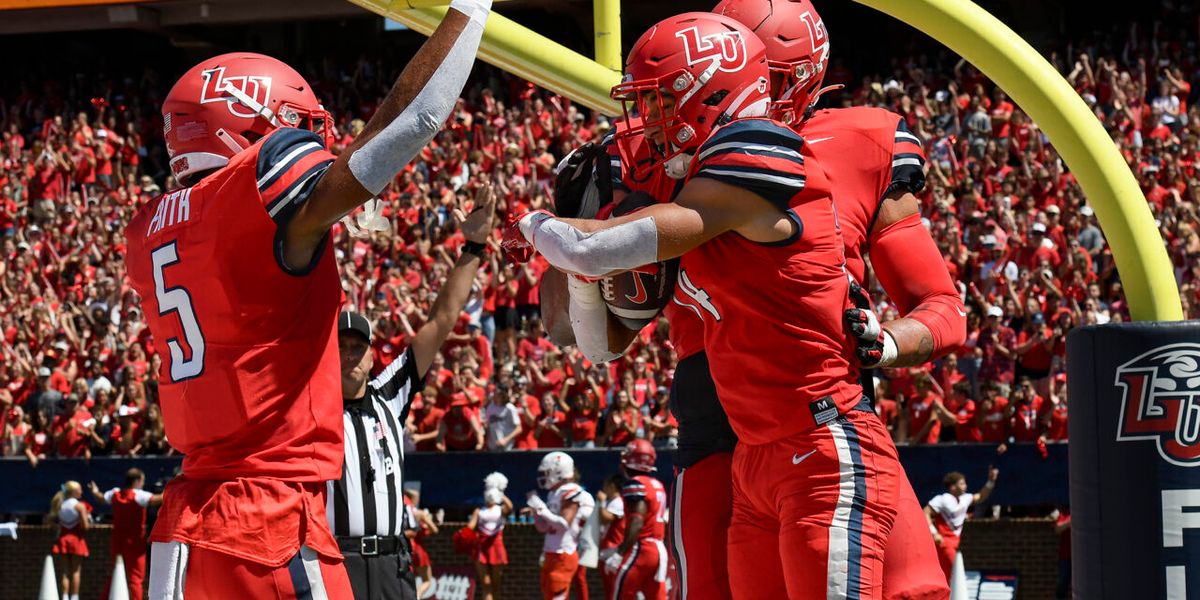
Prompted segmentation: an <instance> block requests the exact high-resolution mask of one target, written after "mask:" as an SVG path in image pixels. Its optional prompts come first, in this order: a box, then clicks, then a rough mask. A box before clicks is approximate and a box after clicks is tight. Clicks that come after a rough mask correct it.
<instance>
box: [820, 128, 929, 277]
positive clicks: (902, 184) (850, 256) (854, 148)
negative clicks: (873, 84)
mask: <svg viewBox="0 0 1200 600" xmlns="http://www.w3.org/2000/svg"><path fill="white" fill-rule="evenodd" d="M800 132H801V133H802V134H803V135H804V143H805V145H806V146H807V147H808V150H809V151H810V152H812V154H813V156H815V157H816V158H817V161H818V163H819V164H820V165H821V167H822V169H824V171H825V176H826V177H827V178H828V179H829V183H830V185H832V186H833V189H834V190H835V192H836V193H835V195H834V204H835V205H836V206H837V215H838V222H839V224H840V225H841V227H842V240H843V241H844V243H845V244H846V269H847V270H848V271H849V272H850V274H851V275H853V276H854V279H855V280H856V281H864V277H865V271H866V265H865V263H864V262H863V255H864V254H866V253H867V249H868V238H869V237H870V233H871V227H872V226H874V224H875V217H876V216H877V215H878V214H879V207H880V204H881V203H882V202H883V198H884V196H886V195H888V194H889V193H891V192H892V191H893V190H897V189H900V190H905V191H909V192H913V193H917V192H920V191H921V189H923V188H924V187H925V172H924V170H923V166H924V164H925V153H924V151H923V150H922V149H921V140H920V139H919V138H917V136H916V135H914V134H913V133H912V132H911V131H909V129H908V125H906V124H905V122H904V119H903V118H901V117H900V115H898V114H896V113H894V112H891V111H889V110H885V109H882V108H871V107H866V106H858V107H853V108H836V109H830V110H819V111H817V112H815V113H813V115H812V116H811V117H809V118H808V119H806V120H805V121H803V123H802V125H801V129H800Z"/></svg>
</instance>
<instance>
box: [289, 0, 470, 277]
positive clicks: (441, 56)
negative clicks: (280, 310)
mask: <svg viewBox="0 0 1200 600" xmlns="http://www.w3.org/2000/svg"><path fill="white" fill-rule="evenodd" d="M490 10H491V0H453V1H452V2H451V3H450V10H449V11H448V12H447V13H446V17H445V18H444V19H442V22H441V24H439V25H438V27H437V29H436V30H434V32H433V34H432V35H430V36H429V39H428V40H426V41H425V43H424V44H423V45H422V46H421V49H420V50H418V51H417V54H416V55H415V56H413V58H412V60H410V61H409V63H408V66H406V67H405V68H404V71H403V72H401V73H400V77H399V78H398V79H397V80H396V83H395V84H394V85H393V86H392V89H391V91H390V92H389V93H388V95H387V96H386V97H385V98H384V99H383V102H382V103H381V104H380V106H379V110H378V111H377V112H376V113H375V116H374V117H372V118H371V120H370V122H368V123H367V125H366V127H365V128H364V129H363V131H362V133H361V134H360V135H359V136H358V138H357V139H355V140H354V142H353V143H352V144H350V145H349V146H348V147H347V148H346V150H345V151H343V152H342V153H341V154H340V155H339V156H338V158H337V160H335V161H334V162H333V164H332V165H331V166H330V167H329V170H328V171H327V172H326V173H325V175H324V176H323V177H322V178H321V180H320V182H318V183H317V184H316V187H315V188H314V189H313V191H312V194H310V195H309V197H308V200H307V201H306V202H304V204H302V205H301V206H300V207H299V208H298V209H297V210H296V213H295V215H294V216H292V218H291V219H290V220H289V221H288V223H287V225H286V229H285V231H284V236H283V237H284V249H283V251H284V258H285V261H286V263H287V264H288V265H291V266H296V265H307V264H309V263H310V262H311V260H312V256H313V254H314V253H315V252H316V250H317V248H319V246H320V244H321V240H322V239H323V238H324V237H325V235H326V233H327V232H328V231H329V227H330V226H332V225H333V224H334V223H335V222H337V220H338V219H340V218H342V217H343V216H344V215H346V214H349V213H350V211H352V210H354V209H355V208H356V207H357V206H359V205H361V204H362V203H363V202H366V201H367V200H368V199H370V198H371V197H373V196H375V195H377V194H378V193H379V192H381V191H382V190H383V188H384V187H385V186H386V185H387V184H388V182H390V181H391V180H392V178H393V177H395V175H396V174H397V173H399V172H400V170H401V169H403V168H404V166H405V165H406V164H408V162H409V161H410V160H412V158H413V157H414V156H416V154H417V152H419V151H420V150H421V149H422V148H424V147H425V145H426V144H428V143H429V141H430V140H431V139H433V136H434V135H436V134H437V132H438V131H439V130H440V129H441V127H442V124H443V123H444V122H445V121H446V119H447V118H449V116H450V113H451V111H452V110H453V109H454V106H455V104H456V103H457V101H458V97H459V95H460V94H461V92H462V88H463V85H464V84H466V81H467V76H468V75H470V73H471V66H472V65H473V64H474V61H475V53H476V51H477V50H478V48H479V40H480V39H481V38H482V36H483V26H484V23H485V22H486V21H487V17H488V14H489V12H490Z"/></svg>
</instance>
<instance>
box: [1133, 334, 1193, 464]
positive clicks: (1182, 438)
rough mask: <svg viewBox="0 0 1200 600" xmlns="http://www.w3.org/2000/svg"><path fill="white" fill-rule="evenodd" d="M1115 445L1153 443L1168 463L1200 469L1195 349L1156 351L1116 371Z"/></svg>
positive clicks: (1185, 346) (1174, 347) (1175, 347)
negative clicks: (1118, 398) (1118, 403)
mask: <svg viewBox="0 0 1200 600" xmlns="http://www.w3.org/2000/svg"><path fill="white" fill-rule="evenodd" d="M1114 384H1115V385H1116V386H1117V387H1119V388H1122V396H1121V416H1120V420H1119V424H1118V426H1117V441H1119V442H1125V441H1132V440H1154V441H1155V442H1156V443H1157V445H1158V453H1159V454H1160V455H1161V456H1162V457H1163V459H1164V460H1166V461H1167V462H1169V463H1171V464H1173V465H1176V466H1181V467H1195V466H1200V344H1191V343H1180V344H1170V345H1166V346H1160V347H1158V348H1155V349H1153V350H1150V351H1148V352H1145V353H1143V354H1141V355H1140V356H1138V357H1136V358H1134V359H1132V360H1130V361H1128V362H1126V363H1125V364H1123V365H1121V366H1120V367H1118V368H1117V373H1116V380H1115V382H1114Z"/></svg>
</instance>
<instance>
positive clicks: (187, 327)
mask: <svg viewBox="0 0 1200 600" xmlns="http://www.w3.org/2000/svg"><path fill="white" fill-rule="evenodd" d="M150 259H151V262H152V263H153V265H154V295H155V297H156V298H158V316H160V317H162V316H166V314H167V313H171V312H173V313H175V314H176V315H178V316H179V323H180V324H181V325H182V326H183V341H184V342H186V343H187V347H188V348H189V349H190V350H191V356H188V355H187V354H186V353H185V352H184V348H183V346H182V345H180V343H179V338H170V339H168V340H167V347H168V348H170V350H171V381H172V383H174V382H179V381H183V380H185V379H191V378H193V377H195V376H197V375H199V374H200V373H201V372H202V371H203V370H204V333H203V332H202V331H200V323H199V322H198V321H196V311H195V310H193V309H192V297H191V295H190V294H188V291H187V289H185V288H182V287H172V288H168V287H167V285H166V284H165V283H164V282H163V270H164V269H166V268H167V267H169V266H171V265H173V264H175V263H178V262H179V253H178V252H177V251H176V250H175V242H170V243H169V244H167V245H165V246H160V247H159V248H157V249H155V250H154V251H153V252H151V253H150Z"/></svg>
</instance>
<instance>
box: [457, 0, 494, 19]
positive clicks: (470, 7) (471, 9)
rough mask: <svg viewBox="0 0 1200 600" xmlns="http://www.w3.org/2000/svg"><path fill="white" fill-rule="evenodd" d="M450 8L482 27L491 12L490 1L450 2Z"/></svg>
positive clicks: (460, 0)
mask: <svg viewBox="0 0 1200 600" xmlns="http://www.w3.org/2000/svg"><path fill="white" fill-rule="evenodd" d="M450 8H453V9H454V10H457V11H458V12H460V13H462V14H464V15H467V16H468V17H470V18H471V20H472V21H474V22H475V23H479V24H480V25H483V24H485V23H486V22H487V18H488V14H489V13H491V11H492V0H451V2H450Z"/></svg>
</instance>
